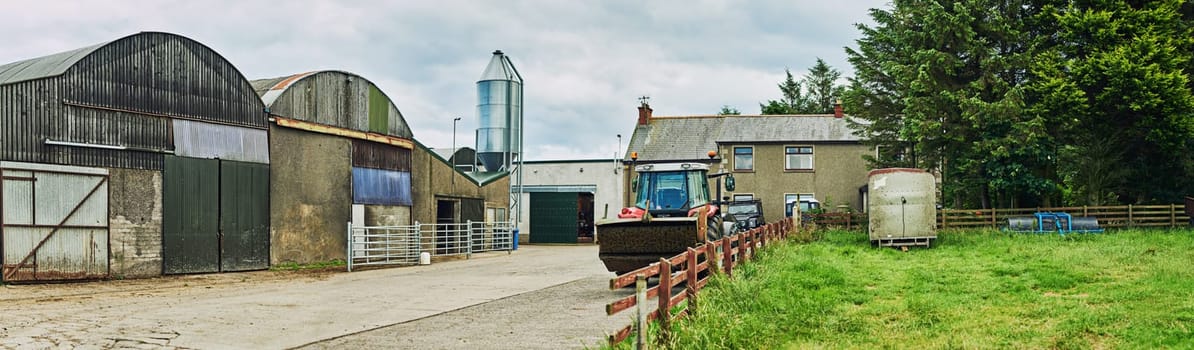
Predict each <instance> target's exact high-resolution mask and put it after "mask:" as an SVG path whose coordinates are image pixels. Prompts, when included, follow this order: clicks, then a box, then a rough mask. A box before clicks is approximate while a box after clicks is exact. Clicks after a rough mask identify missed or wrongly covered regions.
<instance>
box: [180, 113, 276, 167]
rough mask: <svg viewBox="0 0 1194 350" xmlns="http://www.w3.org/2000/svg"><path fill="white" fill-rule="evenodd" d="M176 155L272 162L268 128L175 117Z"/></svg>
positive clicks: (262, 162) (263, 162) (261, 162)
mask: <svg viewBox="0 0 1194 350" xmlns="http://www.w3.org/2000/svg"><path fill="white" fill-rule="evenodd" d="M174 154H175V155H178V156H184V157H193V158H219V159H226V160H235V161H241V162H249V163H260V164H269V139H268V138H267V136H266V131H265V130H261V129H251V128H245V127H238V126H231V125H219V124H210V123H204V122H196V121H190V120H181V119H180V120H174Z"/></svg>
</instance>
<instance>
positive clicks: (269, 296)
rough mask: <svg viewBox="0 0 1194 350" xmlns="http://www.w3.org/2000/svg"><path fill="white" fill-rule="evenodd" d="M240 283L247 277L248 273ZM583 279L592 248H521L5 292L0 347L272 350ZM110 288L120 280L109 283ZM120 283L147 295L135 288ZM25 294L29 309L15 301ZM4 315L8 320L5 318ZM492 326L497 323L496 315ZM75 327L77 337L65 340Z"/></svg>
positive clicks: (594, 269)
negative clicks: (277, 273)
mask: <svg viewBox="0 0 1194 350" xmlns="http://www.w3.org/2000/svg"><path fill="white" fill-rule="evenodd" d="M236 275H238V274H221V277H224V278H226V277H233V276H236ZM244 275H246V277H245V278H249V279H251V278H253V275H252V273H248V274H244ZM592 276H610V277H612V276H613V274H612V273H610V272H607V271H605V268H604V267H603V266H602V264H601V261H600V260H598V259H597V247H596V246H594V245H582V246H522V247H521V248H520V249H519V250H518V251H517V252H514V253H512V254H507V253H505V252H493V253H484V254H477V255H474V256H473V258H472V259H468V260H458V261H447V262H438V263H433V264H431V265H427V266H412V267H403V268H389V269H377V270H368V271H359V272H352V273H334V274H331V275H328V276H327V278H326V279H322V280H320V279H313V278H297V279H277V280H270V281H263V282H256V281H249V282H247V283H225V284H217V285H215V286H214V287H213V286H211V285H205V284H204V283H202V280H194V281H191V282H190V283H185V284H183V285H182V286H181V287H179V288H175V290H174V291H172V292H161V293H157V292H150V293H133V292H129V291H121V290H120V289H121V288H119V287H110V286H109V287H108V288H99V289H100V290H104V289H115V290H108V291H102V292H99V293H100V294H92V293H86V294H78V293H76V295H73V296H72V295H61V297H54V296H53V295H54V294H60V293H44V292H45V291H52V290H53V289H54V287H55V286H54V285H37V286H5V287H4V289H8V290H12V291H16V292H17V293H11V294H10V293H0V294H6V295H4V296H0V304H6V305H4V306H5V307H4V309H7V310H5V311H4V314H5V318H6V319H10V320H15V319H20V317H21V316H24V317H25V318H26V319H28V320H30V321H31V322H27V324H16V325H8V328H7V329H6V330H5V332H4V333H6V334H5V337H6V338H9V339H10V340H14V339H22V338H23V339H28V340H33V341H34V342H42V341H47V340H50V341H52V340H54V339H47V337H50V338H52V337H54V336H55V334H62V335H63V336H64V337H67V336H69V339H62V340H63V342H58V343H57V344H60V345H66V344H75V345H99V344H105V343H110V342H111V340H112V339H125V338H133V339H136V338H137V336H138V334H161V333H166V334H170V336H169V338H171V339H169V340H168V342H167V343H166V344H162V343H160V342H156V341H154V343H157V344H159V345H166V346H177V347H187V348H200V349H216V348H270V349H274V348H290V347H295V346H301V345H304V344H308V343H311V342H315V341H319V340H324V339H329V338H334V337H338V336H342V335H346V334H353V333H357V332H361V331H366V330H370V329H375V328H379V327H385V326H389V325H394V324H399V323H404V322H408V321H412V320H417V319H420V318H424V317H428V316H433V315H437V314H440V313H444V312H448V311H452V310H457V309H460V308H464V307H468V306H472V305H477V304H481V303H485V302H489V301H493V300H497V299H501V298H505V297H509V296H512V295H517V294H522V293H526V292H530V291H535V290H539V289H543V288H547V287H551V286H555V285H559V284H563V283H568V282H571V281H575V280H578V279H582V278H586V277H592ZM242 281H243V279H242ZM120 282H126V281H115V282H113V283H114V284H117V285H119V284H120ZM128 283H129V284H128V285H129V286H134V287H135V286H137V285H140V287H139V288H144V289H150V290H152V289H153V288H155V287H154V286H153V283H148V284H146V282H144V281H140V282H138V281H130V282H128ZM101 284H102V283H101ZM59 287H61V285H59ZM26 288H30V289H35V290H32V291H26V293H21V291H20V289H26ZM36 289H40V290H36ZM76 290H77V289H76ZM30 292H32V294H35V295H37V300H34V299H32V298H22V297H20V295H22V294H30ZM67 294H69V293H67ZM5 296H7V297H8V298H6V297H5ZM47 297H49V298H50V299H48V302H47V299H46V298H47ZM5 299H9V300H7V301H6V300H5ZM22 299H24V300H22ZM64 307H65V308H64ZM13 316H16V317H17V318H15V319H12V318H10V317H13ZM494 317H495V318H499V319H500V317H501V315H494ZM34 320H36V321H34ZM80 325H86V328H87V329H79V330H77V331H79V332H73V331H72V329H71V328H72V327H78V326H80ZM171 333H173V334H171ZM174 334H177V335H176V336H174ZM80 337H82V338H81V339H80ZM150 338H151V339H156V338H152V337H150ZM4 343H6V342H4ZM0 345H2V344H0ZM8 345H12V344H8Z"/></svg>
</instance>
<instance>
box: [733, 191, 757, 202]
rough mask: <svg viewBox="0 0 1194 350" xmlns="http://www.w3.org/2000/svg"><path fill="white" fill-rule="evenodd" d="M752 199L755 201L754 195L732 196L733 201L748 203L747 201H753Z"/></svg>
mask: <svg viewBox="0 0 1194 350" xmlns="http://www.w3.org/2000/svg"><path fill="white" fill-rule="evenodd" d="M753 199H755V195H754V194H750V193H747V194H735V195H734V200H735V201H749V200H753Z"/></svg>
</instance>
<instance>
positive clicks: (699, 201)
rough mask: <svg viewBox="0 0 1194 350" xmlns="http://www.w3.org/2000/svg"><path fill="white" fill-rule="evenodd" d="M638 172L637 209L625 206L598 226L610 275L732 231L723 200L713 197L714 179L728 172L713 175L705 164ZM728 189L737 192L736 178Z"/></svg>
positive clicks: (634, 188)
mask: <svg viewBox="0 0 1194 350" xmlns="http://www.w3.org/2000/svg"><path fill="white" fill-rule="evenodd" d="M634 169H635V172H637V173H638V178H637V180H635V181H633V182H632V184H631V191H633V192H634V193H635V197H634V198H635V201H634V206H632V207H626V208H622V211H621V212H620V213H618V218H617V219H610V220H604V221H599V222H597V243H598V246H599V247H598V257H600V258H601V261H602V262H604V263H605V267H606V269H608V270H609V271H613V272H616V273H618V274H623V273H626V272H630V271H634V270H636V269H639V268H642V267H645V266H647V265H650V264H651V263H654V262H658V261H659V259H660V258H669V257H672V256H675V255H676V254H680V253H682V252H684V251H685V250H686V249H688V248H689V247H695V246H698V245H701V244H703V243H705V242H706V241H713V240H717V239H720V238H721V237H722V235H723V234H724V233H726V232H730V230H731V229H732V228H733V225H734V223H733V222H732V220H733V219H732V218H730V219H729V220H731V221H730V222H726V219H727V217H725V216H723V215H722V213H721V210H720V208H719V203H720V202H718V201H716V200H714V198H711V197H710V196H709V178H719V177H720V176H723V175H727V174H726V173H721V174H712V175H710V174H709V166H708V165H705V164H701V163H662V164H644V165H636V166H634ZM720 183H721V181H720V179H719V180H718V184H719V186H720ZM717 188H718V193H719V195H720V192H721V191H720V187H717ZM726 190H727V191H733V190H734V182H733V178H732V177H728V178H727V179H726ZM702 214H703V215H704V218H703V220H702V218H701V217H700V216H701V215H702ZM702 225H703V226H704V227H702ZM702 232H703V233H702Z"/></svg>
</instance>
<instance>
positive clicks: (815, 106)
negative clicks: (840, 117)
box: [804, 57, 845, 114]
mask: <svg viewBox="0 0 1194 350" xmlns="http://www.w3.org/2000/svg"><path fill="white" fill-rule="evenodd" d="M841 78H842V72H841V71H838V70H837V69H834V68H832V67H830V66H829V64H826V63H825V60H822V59H821V58H820V57H817V63H816V64H814V65H813V67H812V68H810V69H809V70H808V75H805V76H804V84H805V87H806V88H807V89H808V94H806V97H807V98H808V103H809V104H808V108H807V110H806V112H807V113H810V114H825V113H833V105H834V102H836V101H834V100H835V99H838V98H841V97H842V93H843V92H844V91H845V86H842V85H839V84H838V83H837V81H838V79H841Z"/></svg>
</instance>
